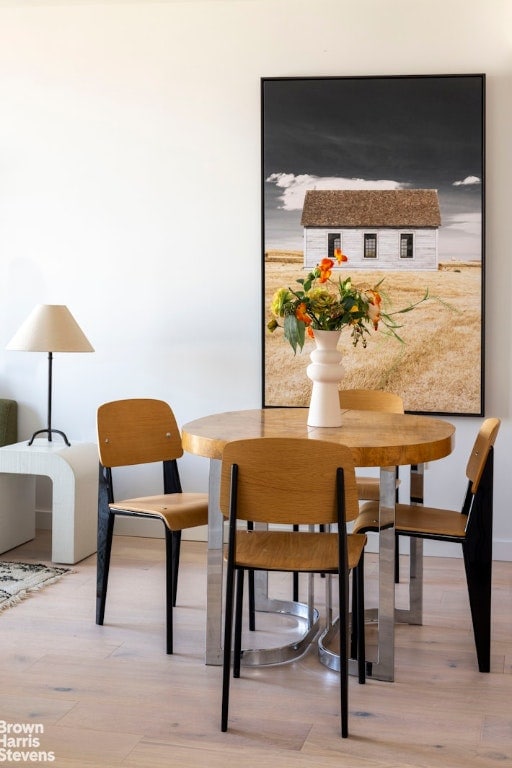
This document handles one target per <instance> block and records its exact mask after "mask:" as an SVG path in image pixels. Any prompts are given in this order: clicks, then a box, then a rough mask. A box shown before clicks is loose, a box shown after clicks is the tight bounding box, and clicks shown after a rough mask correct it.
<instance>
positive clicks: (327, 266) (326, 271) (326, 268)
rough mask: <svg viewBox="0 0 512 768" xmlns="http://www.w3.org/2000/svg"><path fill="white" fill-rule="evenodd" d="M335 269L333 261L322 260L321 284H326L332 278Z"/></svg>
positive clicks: (320, 267)
mask: <svg viewBox="0 0 512 768" xmlns="http://www.w3.org/2000/svg"><path fill="white" fill-rule="evenodd" d="M333 267H334V261H333V260H332V259H322V261H321V262H320V264H319V265H318V269H319V270H320V282H321V283H326V282H327V280H328V279H329V278H330V276H331V272H332V268H333Z"/></svg>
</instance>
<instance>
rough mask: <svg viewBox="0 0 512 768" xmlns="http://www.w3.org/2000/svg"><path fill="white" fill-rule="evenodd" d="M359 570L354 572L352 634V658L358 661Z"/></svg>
mask: <svg viewBox="0 0 512 768" xmlns="http://www.w3.org/2000/svg"><path fill="white" fill-rule="evenodd" d="M356 571H357V569H354V570H353V571H352V625H351V632H350V658H351V659H357V658H358V656H357V653H358V651H357V648H358V645H357V643H358V636H359V612H358V610H357V608H358V604H359V596H358V588H357V577H356Z"/></svg>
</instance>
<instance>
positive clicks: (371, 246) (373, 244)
mask: <svg viewBox="0 0 512 768" xmlns="http://www.w3.org/2000/svg"><path fill="white" fill-rule="evenodd" d="M364 258H365V259H376V258H377V235H369V234H365V236H364Z"/></svg>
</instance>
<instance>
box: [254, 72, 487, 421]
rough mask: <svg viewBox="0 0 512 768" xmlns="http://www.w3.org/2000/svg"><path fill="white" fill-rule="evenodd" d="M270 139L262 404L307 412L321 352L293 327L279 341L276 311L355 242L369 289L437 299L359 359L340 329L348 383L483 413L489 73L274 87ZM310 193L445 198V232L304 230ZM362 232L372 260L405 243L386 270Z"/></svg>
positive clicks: (266, 97) (459, 412) (270, 87)
mask: <svg viewBox="0 0 512 768" xmlns="http://www.w3.org/2000/svg"><path fill="white" fill-rule="evenodd" d="M261 137H262V145H261V152H262V158H261V199H262V294H263V295H262V308H263V312H262V314H263V323H262V326H263V338H262V404H263V407H287V406H290V407H297V406H300V407H302V406H304V407H306V406H307V405H308V404H309V397H310V391H311V389H310V388H311V382H310V381H309V379H308V377H307V376H306V367H307V365H308V363H309V362H310V360H309V352H311V351H312V348H313V346H312V342H306V344H305V346H304V349H303V350H302V352H301V353H299V352H297V354H295V355H294V353H293V350H292V349H291V347H290V346H289V345H288V343H287V342H286V341H285V339H284V337H283V331H282V328H277V329H276V330H274V331H273V332H272V333H271V332H270V331H269V330H268V328H267V324H268V322H269V319H270V318H271V311H270V307H271V301H272V296H273V295H274V293H275V290H277V288H279V287H291V288H298V287H299V286H298V284H297V283H296V282H295V280H297V279H298V278H303V277H304V276H305V275H306V274H307V272H308V271H309V270H310V269H311V267H312V265H313V264H314V258H313V256H315V254H316V257H318V254H320V255H323V256H326V257H327V256H329V255H330V253H329V248H331V249H332V244H333V242H334V240H333V238H334V237H336V236H337V235H339V236H340V237H341V239H342V240H343V239H345V240H346V242H347V243H352V244H353V247H352V253H351V251H350V247H348V248H347V252H348V262H347V263H346V264H342V265H341V266H340V267H339V269H340V274H341V275H342V277H345V276H348V275H350V276H351V278H352V280H353V282H354V283H356V284H358V283H361V284H363V285H366V284H369V283H368V281H370V282H373V284H375V280H376V279H380V278H381V277H382V276H383V277H384V281H383V283H382V293H383V295H384V299H385V300H386V301H387V302H388V307H390V308H391V310H392V311H394V310H396V309H399V308H402V307H403V306H406V305H407V304H408V303H409V302H415V301H417V300H418V299H419V298H421V296H422V295H423V293H424V290H428V292H429V296H430V298H429V299H428V301H426V302H424V303H423V304H421V305H420V306H419V307H418V308H417V309H415V310H414V311H412V312H410V313H406V314H404V315H400V316H398V319H399V320H400V322H402V320H403V325H402V327H401V329H400V335H401V337H402V338H403V340H404V343H403V344H401V343H399V342H397V341H396V340H393V339H391V338H389V337H387V336H385V335H384V334H383V333H382V332H378V333H376V334H371V338H370V340H369V343H368V347H367V348H366V349H363V348H362V346H361V345H358V347H357V348H355V349H354V348H353V347H352V346H351V340H350V334H349V333H348V332H346V331H344V332H343V333H342V336H341V339H342V341H341V345H340V349H341V351H342V353H343V366H344V371H345V372H344V376H343V380H342V384H341V386H346V387H349V388H367V389H389V390H391V391H395V392H396V393H397V394H400V395H401V396H402V398H403V400H404V406H405V409H406V411H407V412H410V413H419V414H438V415H453V416H455V415H456V416H482V415H484V403H485V392H484V387H485V366H484V360H485V350H484V342H485V305H484V302H485V75H484V74H445V75H391V76H381V75H379V76H350V77H344V76H339V77H338V76H333V77H265V78H262V79H261ZM311 190H315V192H314V194H315V195H317V194H318V192H317V191H318V190H329V191H331V192H332V191H334V190H345V191H349V192H350V191H351V190H372V191H377V192H379V191H381V192H383V191H384V190H400V193H402V192H403V191H408V190H409V191H410V190H415V191H419V190H429V192H432V191H433V190H435V191H436V193H437V199H438V201H439V212H440V225H439V226H436V225H433V224H432V221H430V222H429V223H427V224H426V225H425V226H424V227H423V223H421V224H420V225H418V223H417V222H416V223H415V224H414V225H413V224H411V225H409V224H408V223H405V224H404V223H403V222H402V225H401V228H400V226H393V227H389V226H386V225H385V224H384V225H383V224H382V221H381V222H380V223H379V222H377V223H376V222H375V221H370V220H368V222H367V223H365V224H364V225H362V226H359V228H357V227H355V226H354V224H353V222H349V223H348V224H346V225H345V220H343V222H342V223H341V224H340V221H337V222H336V224H335V225H334V224H333V225H330V224H329V223H327V225H325V222H320V223H317V222H316V221H313V223H311V221H309V222H308V221H306V225H305V226H302V225H301V217H302V213H303V210H302V209H303V203H304V198H305V193H306V192H310V191H311ZM336 194H338V193H336ZM351 194H352V192H350V195H351ZM355 197H357V195H355ZM370 197H371V196H370ZM384 197H385V195H380V196H379V195H377V196H373V198H372V199H373V201H374V202H375V201H376V200H378V201H380V200H382V199H384ZM361 199H362V196H361V195H359V200H361ZM400 199H401V200H404V199H405V198H404V197H401V198H400ZM374 207H375V206H372V205H370V208H371V209H372V210H373V208H374ZM306 218H307V217H306ZM323 225H325V226H323ZM308 226H309V227H310V230H309V229H308ZM362 229H364V230H365V232H364V233H363V232H362ZM434 230H435V232H434ZM381 233H382V236H381ZM364 234H366V235H370V238H367V250H366V257H368V256H370V257H373V256H375V253H376V252H377V253H378V254H379V251H376V250H375V242H377V243H379V242H382V243H385V242H387V240H386V238H388V240H389V239H390V238H391V239H392V242H393V243H394V244H396V243H401V245H400V246H396V249H395V251H393V256H392V257H391V256H390V259H391V262H390V263H389V264H388V263H385V261H384V260H383V258H380V260H379V259H378V258H376V259H374V260H373V261H372V262H370V260H369V259H365V256H364V254H363V256H361V254H360V253H359V251H358V250H357V248H356V247H355V246H354V243H356V242H357V243H359V242H363V240H362V238H363V235H364ZM434 234H435V237H434ZM329 235H330V239H329ZM374 235H375V238H374ZM413 235H414V243H417V244H418V248H417V250H416V251H414V252H413V251H412V250H411V247H412V242H413ZM379 237H381V240H379ZM374 240H375V241H374ZM312 242H316V243H317V245H318V243H320V244H324V245H321V246H320V248H319V247H317V248H316V250H315V249H314V248H313V246H312V245H311V243H312ZM427 242H428V243H430V244H431V243H434V242H435V259H434V257H433V256H432V254H433V249H434V246H433V245H431V246H429V248H425V249H424V250H423V251H422V250H421V249H420V243H427ZM338 245H339V242H338ZM342 245H343V251H344V252H345V245H344V244H342ZM393 248H395V246H393ZM400 248H401V254H402V255H401V256H400ZM310 250H312V253H313V256H311V254H310ZM380 253H381V254H384V253H385V245H383V246H382V248H381V251H380ZM425 254H429V255H428V256H425ZM411 258H413V259H416V261H414V262H411V260H410V259H411ZM312 259H313V260H312ZM393 259H394V261H393ZM374 265H376V266H374ZM336 269H338V267H337V265H336ZM334 276H335V277H336V278H337V274H336V270H335V271H334ZM397 297H398V298H397ZM381 327H382V326H381Z"/></svg>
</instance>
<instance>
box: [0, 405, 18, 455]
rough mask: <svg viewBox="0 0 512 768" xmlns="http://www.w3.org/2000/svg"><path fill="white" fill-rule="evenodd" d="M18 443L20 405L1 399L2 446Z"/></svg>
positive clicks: (0, 429) (0, 443) (0, 438)
mask: <svg viewBox="0 0 512 768" xmlns="http://www.w3.org/2000/svg"><path fill="white" fill-rule="evenodd" d="M17 441H18V403H17V402H16V400H7V399H5V398H0V445H11V443H16V442H17Z"/></svg>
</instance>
